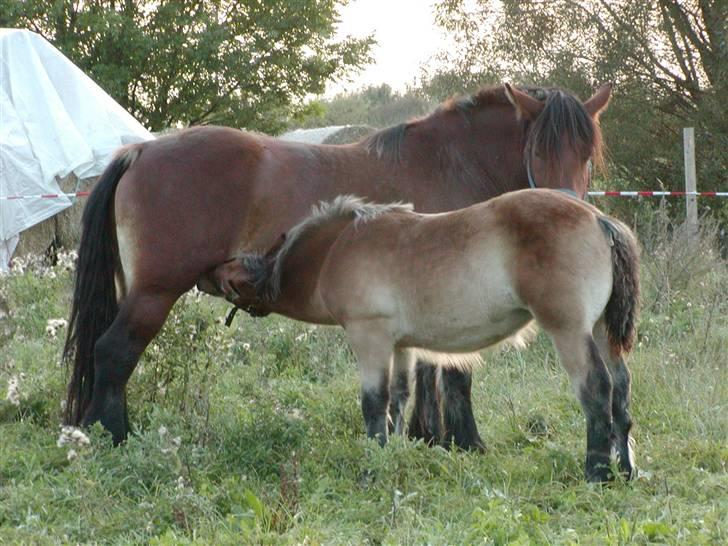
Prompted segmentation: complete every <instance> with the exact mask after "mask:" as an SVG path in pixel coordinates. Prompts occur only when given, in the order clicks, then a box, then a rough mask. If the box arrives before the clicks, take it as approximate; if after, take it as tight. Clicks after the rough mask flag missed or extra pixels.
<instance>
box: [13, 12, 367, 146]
mask: <svg viewBox="0 0 728 546" xmlns="http://www.w3.org/2000/svg"><path fill="white" fill-rule="evenodd" d="M345 1H346V0H297V1H296V2H279V1H277V0H247V1H242V2H241V1H235V0H156V1H153V0H143V1H133V0H84V1H81V0H75V1H68V0H25V1H20V0H0V25H2V26H14V27H25V28H29V29H31V30H33V31H35V32H38V33H39V34H41V35H43V36H44V37H45V38H46V39H48V40H49V41H50V42H51V43H53V44H54V45H55V46H56V47H58V48H59V49H60V50H61V51H62V52H63V53H65V54H66V55H67V56H68V57H69V58H70V59H71V60H72V61H73V62H75V63H76V64H77V65H78V66H79V67H81V68H82V69H83V70H84V71H86V72H87V73H88V74H89V75H90V76H91V77H92V78H93V79H94V80H95V81H96V82H97V83H98V84H99V85H100V86H101V87H102V88H104V89H105V90H106V91H107V92H108V93H109V94H110V95H111V96H112V97H114V99H116V100H117V101H118V102H119V103H120V104H121V105H122V106H124V107H125V108H126V109H127V110H128V111H129V112H130V113H131V114H132V115H134V116H135V117H137V118H138V119H139V120H140V121H141V122H142V123H143V124H145V125H146V126H148V127H149V128H151V129H152V130H155V131H159V130H162V129H164V128H167V127H170V126H174V125H188V124H199V123H222V124H226V125H233V126H238V127H245V128H248V129H255V130H261V131H268V132H275V131H278V130H280V129H281V128H282V127H283V126H284V124H285V121H286V119H287V118H288V116H289V115H290V113H291V111H292V110H295V109H296V108H298V107H300V106H301V104H302V102H303V98H304V97H305V96H307V95H309V94H316V93H321V92H323V89H324V84H325V82H326V81H327V80H329V79H331V78H339V77H344V76H346V75H347V74H348V73H349V72H351V71H352V70H354V69H356V68H359V67H361V66H362V65H363V64H365V63H366V62H368V60H369V48H370V46H371V44H372V40H371V38H366V39H362V40H358V39H352V38H347V39H344V40H340V41H335V40H334V39H333V33H334V23H335V22H336V20H337V17H338V8H339V7H340V5H341V4H342V3H344V2H345Z"/></svg>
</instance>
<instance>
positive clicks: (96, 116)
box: [0, 29, 154, 269]
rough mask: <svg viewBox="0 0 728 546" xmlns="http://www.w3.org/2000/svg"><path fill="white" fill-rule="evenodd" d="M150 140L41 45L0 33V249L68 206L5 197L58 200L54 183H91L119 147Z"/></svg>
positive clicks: (62, 201)
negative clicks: (69, 180)
mask: <svg viewBox="0 0 728 546" xmlns="http://www.w3.org/2000/svg"><path fill="white" fill-rule="evenodd" d="M151 138H154V137H153V136H152V134H151V133H150V132H149V131H147V130H146V129H145V128H144V127H143V126H142V125H141V124H140V123H139V122H137V121H136V120H135V119H134V118H133V117H132V116H131V115H129V113H128V112H126V111H125V110H124V109H123V108H122V107H121V106H119V105H118V104H117V103H116V102H114V100H113V99H112V98H111V97H109V96H108V95H107V94H106V93H105V92H104V91H103V89H101V88H100V87H99V86H98V85H96V83H94V82H93V80H91V79H90V78H89V77H88V76H86V75H85V74H84V73H83V72H82V71H81V70H80V69H79V68H78V67H77V66H75V65H74V64H73V63H72V62H71V61H69V60H68V59H67V58H66V57H65V56H64V55H63V54H62V53H61V52H60V51H58V50H57V49H56V48H54V47H53V46H52V45H51V44H50V43H48V42H47V41H46V40H45V39H44V38H42V37H41V36H39V35H37V34H35V33H33V32H30V31H28V30H18V29H0V248H3V249H5V250H6V251H7V250H8V249H11V248H14V245H12V244H11V240H17V239H16V236H17V235H18V234H19V233H20V232H21V231H23V230H24V229H27V228H29V227H31V226H33V225H34V224H36V223H38V222H40V221H42V220H45V219H46V218H49V217H50V216H53V215H54V214H56V213H58V212H60V211H61V210H63V209H65V208H66V207H69V206H70V205H71V203H72V202H71V200H70V199H68V198H54V199H39V198H36V199H18V200H7V199H3V197H8V196H23V195H39V194H55V193H61V191H60V188H59V187H58V184H57V182H56V179H57V177H58V178H64V177H66V176H68V175H69V174H70V173H73V174H75V175H76V176H77V177H78V178H79V179H83V178H88V177H91V176H97V175H99V174H101V172H102V171H103V170H104V168H105V167H106V164H107V163H108V162H109V161H110V159H111V156H112V154H113V152H114V151H115V150H116V149H117V148H118V147H119V146H122V145H124V144H130V143H134V142H140V141H143V140H149V139H151ZM10 252H12V250H10ZM5 253H6V252H1V253H0V269H2V268H3V267H6V266H7V259H9V256H8V257H7V258H6V259H4V257H3V256H2V254H5Z"/></svg>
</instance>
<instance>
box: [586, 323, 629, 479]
mask: <svg viewBox="0 0 728 546" xmlns="http://www.w3.org/2000/svg"><path fill="white" fill-rule="evenodd" d="M594 340H595V341H596V344H597V347H598V348H599V353H600V355H601V356H602V359H603V360H604V362H605V363H606V364H607V368H608V369H609V373H610V375H611V376H612V384H613V388H612V417H613V419H614V434H615V448H616V451H617V455H618V457H619V470H620V471H621V472H622V473H624V475H625V477H626V478H627V479H631V478H633V477H634V475H635V470H636V469H635V464H634V453H633V451H632V439H631V436H630V431H631V430H632V416H631V415H630V412H629V406H630V399H631V384H632V379H631V375H630V373H629V368H627V364H625V362H624V359H623V358H622V357H621V356H614V355H612V352H611V349H610V347H609V340H608V338H607V332H606V328H605V325H604V322H602V321H601V320H600V321H599V322H597V324H596V325H595V326H594Z"/></svg>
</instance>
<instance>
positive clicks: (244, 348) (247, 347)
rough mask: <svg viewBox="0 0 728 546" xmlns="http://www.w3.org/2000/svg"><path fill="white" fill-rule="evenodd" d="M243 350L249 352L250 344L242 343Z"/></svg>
mask: <svg viewBox="0 0 728 546" xmlns="http://www.w3.org/2000/svg"><path fill="white" fill-rule="evenodd" d="M243 350H244V351H249V350H250V343H243Z"/></svg>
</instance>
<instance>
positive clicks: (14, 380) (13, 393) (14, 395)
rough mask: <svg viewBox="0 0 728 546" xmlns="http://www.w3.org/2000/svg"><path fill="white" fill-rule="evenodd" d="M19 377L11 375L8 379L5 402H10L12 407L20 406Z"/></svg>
mask: <svg viewBox="0 0 728 546" xmlns="http://www.w3.org/2000/svg"><path fill="white" fill-rule="evenodd" d="M21 377H22V375H21V376H20V377H18V376H17V375H13V376H12V377H11V378H10V379H8V394H7V397H6V398H7V400H8V402H10V403H11V404H12V405H13V406H19V405H20V378H21Z"/></svg>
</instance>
